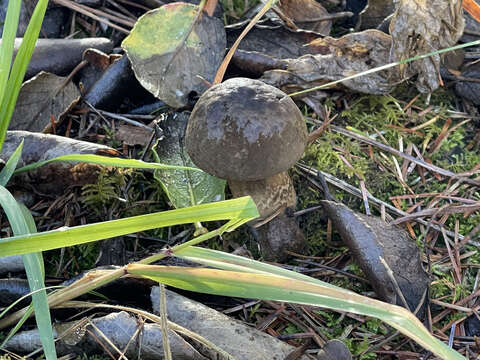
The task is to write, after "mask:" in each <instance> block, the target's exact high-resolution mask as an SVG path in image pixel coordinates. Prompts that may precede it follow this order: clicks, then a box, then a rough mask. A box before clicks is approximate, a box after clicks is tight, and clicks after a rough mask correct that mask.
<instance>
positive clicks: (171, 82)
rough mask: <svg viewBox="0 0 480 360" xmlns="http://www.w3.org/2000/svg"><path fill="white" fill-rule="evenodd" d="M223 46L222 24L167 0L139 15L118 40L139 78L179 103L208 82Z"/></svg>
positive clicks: (155, 92)
mask: <svg viewBox="0 0 480 360" xmlns="http://www.w3.org/2000/svg"><path fill="white" fill-rule="evenodd" d="M225 46H226V35H225V30H224V27H223V23H222V21H221V20H220V19H218V18H216V17H210V16H208V15H207V14H206V13H200V12H199V8H198V6H196V5H191V4H186V3H180V2H177V3H172V4H168V5H164V6H162V7H161V8H158V9H155V10H152V11H149V12H147V13H146V14H144V15H143V16H142V17H141V18H140V19H139V20H138V21H137V23H136V25H135V27H134V28H133V30H132V32H131V33H130V35H129V36H127V38H126V39H125V40H124V41H123V43H122V47H123V48H124V49H125V51H126V52H127V55H128V58H129V59H130V61H131V63H132V68H133V71H134V72H135V76H136V77H137V79H138V81H139V82H140V83H141V84H142V86H143V87H145V88H146V89H147V90H148V91H150V92H151V93H152V94H153V95H155V96H156V97H158V98H159V99H161V100H163V101H164V102H165V103H167V104H168V105H170V106H172V107H174V108H179V107H183V106H185V105H186V104H187V102H188V97H189V95H190V94H191V93H192V92H196V93H199V94H201V93H202V92H203V91H205V90H206V85H205V82H204V81H203V80H202V78H203V79H205V80H207V81H209V82H211V81H213V78H214V76H215V72H216V71H217V68H218V67H219V65H220V62H221V61H222V58H223V55H224V52H225Z"/></svg>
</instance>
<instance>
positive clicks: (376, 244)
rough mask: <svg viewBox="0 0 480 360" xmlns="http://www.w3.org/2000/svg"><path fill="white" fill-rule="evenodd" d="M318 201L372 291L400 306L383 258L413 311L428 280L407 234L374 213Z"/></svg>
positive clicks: (415, 247)
mask: <svg viewBox="0 0 480 360" xmlns="http://www.w3.org/2000/svg"><path fill="white" fill-rule="evenodd" d="M321 204H322V206H323V208H324V209H325V212H326V213H327V216H328V217H329V218H330V219H331V220H332V223H333V225H334V226H335V228H336V230H337V231H338V232H339V233H340V235H341V236H342V239H343V241H344V242H345V243H346V245H347V246H348V247H349V249H350V251H351V252H352V254H353V256H354V257H355V259H356V261H357V262H358V263H359V265H360V268H361V269H362V270H363V272H364V273H365V275H366V276H367V278H368V279H369V281H370V283H371V284H372V287H373V288H374V290H375V292H376V293H377V294H378V295H379V296H380V297H381V298H382V299H383V300H384V301H388V302H390V303H397V304H398V305H403V304H402V302H401V301H400V299H399V297H398V296H397V293H396V291H395V290H394V286H393V284H392V280H391V278H390V276H389V275H388V272H387V269H386V268H385V266H384V265H383V264H382V261H381V259H380V258H382V259H384V260H385V262H386V263H387V264H388V266H389V268H390V269H391V270H392V271H393V276H394V278H395V280H396V282H397V283H398V285H399V287H400V289H401V292H402V294H403V295H404V297H405V299H406V301H407V304H408V305H409V307H410V310H412V311H414V310H415V309H416V308H417V306H418V304H419V303H420V301H421V299H422V297H423V294H424V292H425V291H426V289H427V288H428V285H429V282H430V281H429V278H428V275H427V273H426V272H425V271H424V270H423V268H422V264H421V261H420V256H419V250H418V248H417V246H416V245H415V242H414V241H413V240H412V239H410V237H409V235H408V233H407V232H406V231H405V230H403V229H401V228H399V227H397V226H392V225H389V224H387V223H386V222H384V221H383V220H382V219H380V218H377V217H375V216H366V215H363V214H358V213H355V212H353V211H352V210H350V209H349V208H347V207H346V206H345V205H343V204H340V203H336V202H333V201H327V200H323V201H321Z"/></svg>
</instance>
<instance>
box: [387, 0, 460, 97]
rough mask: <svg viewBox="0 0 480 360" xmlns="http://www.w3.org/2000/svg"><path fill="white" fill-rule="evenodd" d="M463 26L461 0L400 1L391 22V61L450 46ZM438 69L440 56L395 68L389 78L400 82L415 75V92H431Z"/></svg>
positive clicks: (456, 39)
mask: <svg viewBox="0 0 480 360" xmlns="http://www.w3.org/2000/svg"><path fill="white" fill-rule="evenodd" d="M464 26H465V21H464V19H463V10H462V0H438V1H428V0H400V1H399V3H398V7H397V11H396V12H395V14H394V16H393V19H392V22H391V23H390V34H391V35H392V57H391V61H401V60H405V59H408V58H411V57H413V56H416V55H421V54H426V53H429V52H432V51H436V50H439V49H444V48H448V47H450V46H453V45H455V44H456V43H457V41H458V39H459V38H460V37H461V36H462V33H463V28H464ZM439 68H440V55H434V56H430V57H427V58H423V59H420V60H416V61H413V62H410V63H408V64H404V65H401V66H400V69H398V68H395V69H394V70H393V71H392V77H393V78H396V79H399V80H403V79H405V78H408V77H411V76H413V75H418V78H417V81H416V86H417V89H418V90H419V91H421V92H431V91H433V90H435V89H437V88H438V87H439V86H440V75H439ZM399 70H400V71H399Z"/></svg>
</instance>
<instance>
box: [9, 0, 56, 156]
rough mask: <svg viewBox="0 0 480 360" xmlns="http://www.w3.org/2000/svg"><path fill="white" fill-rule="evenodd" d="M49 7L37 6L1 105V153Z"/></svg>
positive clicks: (41, 3) (41, 0)
mask: <svg viewBox="0 0 480 360" xmlns="http://www.w3.org/2000/svg"><path fill="white" fill-rule="evenodd" d="M11 2H20V1H19V0H18V1H11ZM47 5H48V0H39V1H38V3H37V6H35V10H34V11H33V14H32V17H31V18H30V22H29V23H28V27H27V30H26V31H25V34H24V36H23V41H22V44H21V45H20V48H19V49H18V52H17V56H16V58H15V61H14V63H13V67H12V71H11V73H10V76H9V78H8V82H7V87H6V89H5V92H4V97H3V101H2V102H1V103H0V104H1V106H0V151H1V149H2V146H3V141H4V140H5V136H6V134H7V129H8V124H9V123H10V118H11V117H12V114H13V110H14V108H15V103H16V101H17V97H18V93H19V92H20V87H21V86H22V81H23V78H24V76H25V72H26V71H27V67H28V63H29V62H30V58H31V57H32V54H33V50H34V49H35V43H36V42H37V39H38V34H39V33H40V28H41V27H42V21H43V16H44V15H45V11H46V10H47ZM2 50H3V49H2Z"/></svg>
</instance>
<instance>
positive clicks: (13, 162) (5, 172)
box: [0, 139, 24, 186]
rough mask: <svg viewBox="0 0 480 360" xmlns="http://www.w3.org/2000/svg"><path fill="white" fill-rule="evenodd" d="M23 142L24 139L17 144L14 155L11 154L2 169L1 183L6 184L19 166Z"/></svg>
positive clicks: (0, 173)
mask: <svg viewBox="0 0 480 360" xmlns="http://www.w3.org/2000/svg"><path fill="white" fill-rule="evenodd" d="M23 142H24V140H23V139H22V141H21V142H20V144H19V145H18V146H17V148H16V149H15V151H14V152H13V154H12V156H10V158H9V159H8V161H7V163H6V164H5V166H4V168H3V169H2V171H0V185H2V186H6V185H7V183H8V181H9V180H10V178H11V177H12V175H13V173H14V171H15V168H16V167H17V164H18V161H19V160H20V157H21V156H22V149H23Z"/></svg>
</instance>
